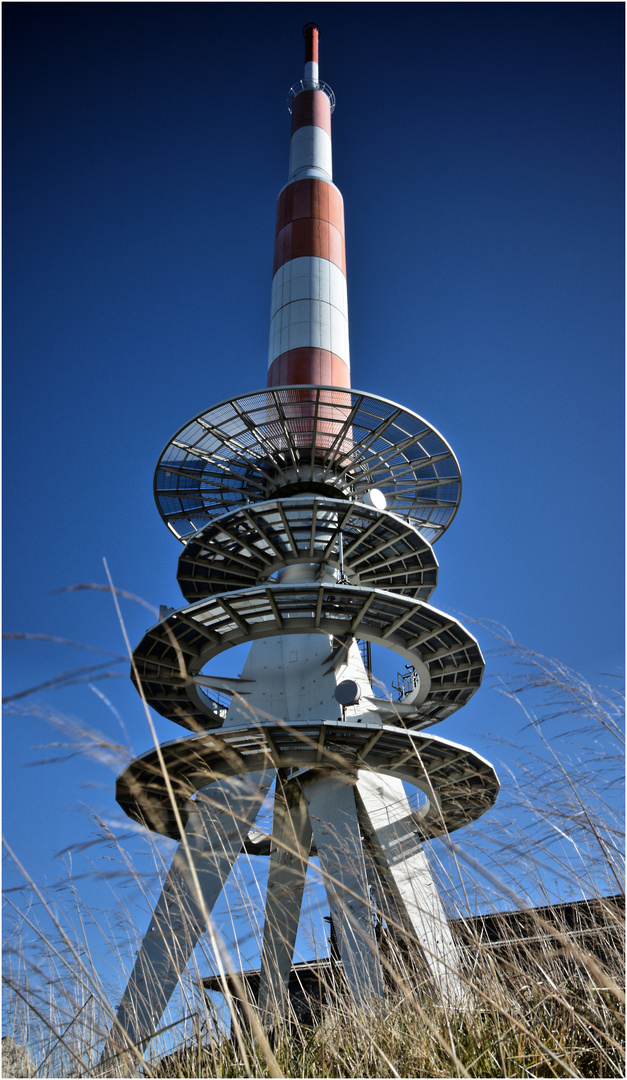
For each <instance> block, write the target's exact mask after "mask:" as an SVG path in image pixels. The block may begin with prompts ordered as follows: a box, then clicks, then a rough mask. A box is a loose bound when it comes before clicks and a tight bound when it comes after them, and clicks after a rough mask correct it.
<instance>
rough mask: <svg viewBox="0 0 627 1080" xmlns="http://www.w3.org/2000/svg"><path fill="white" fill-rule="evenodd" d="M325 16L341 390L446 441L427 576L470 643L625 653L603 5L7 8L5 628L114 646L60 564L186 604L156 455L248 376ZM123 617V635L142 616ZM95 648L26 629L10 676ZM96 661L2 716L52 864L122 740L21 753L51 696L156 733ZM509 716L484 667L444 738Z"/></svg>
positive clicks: (615, 119)
mask: <svg viewBox="0 0 627 1080" xmlns="http://www.w3.org/2000/svg"><path fill="white" fill-rule="evenodd" d="M310 19H314V20H316V21H317V22H319V23H320V25H321V27H322V36H321V45H320V49H321V53H320V55H321V77H322V78H323V79H324V80H325V81H326V82H328V83H329V84H330V85H331V86H332V87H333V89H334V91H335V93H336V96H337V109H336V112H335V114H334V118H333V142H334V172H335V181H336V183H337V184H338V186H339V187H340V189H341V191H342V193H343V195H344V200H345V207H346V235H347V274H348V298H349V317H350V332H351V360H352V379H353V385H354V386H355V387H356V388H358V389H361V390H366V391H368V392H371V393H374V394H380V395H382V396H384V397H387V398H390V399H392V400H394V401H398V402H400V403H402V404H404V405H406V406H407V407H408V408H410V409H413V410H414V411H416V412H418V413H419V414H420V415H422V416H424V417H425V418H426V419H427V420H428V421H429V422H430V423H432V424H433V425H434V426H435V427H436V428H437V429H438V430H439V431H440V432H441V433H442V434H443V435H444V437H445V438H446V439H447V440H448V441H449V443H450V444H451V446H452V447H453V449H454V451H455V453H456V455H457V457H458V459H459V461H460V465H461V469H462V476H463V481H464V494H463V498H462V504H461V508H460V510H459V513H458V515H457V517H456V519H455V521H454V523H453V525H452V526H451V528H450V530H449V531H448V533H447V534H446V535H445V537H443V538H442V540H441V541H440V542H439V543H438V544H437V547H436V552H437V556H438V559H439V562H440V579H439V585H438V589H437V591H436V593H435V594H434V596H433V601H432V602H433V603H434V604H435V605H436V606H437V607H439V608H443V609H445V610H449V611H454V612H456V613H459V614H460V617H461V618H462V621H464V619H465V620H466V622H467V625H469V627H470V628H471V629H473V628H474V630H475V632H476V633H477V636H478V637H479V640H480V643H481V644H482V647H483V648H484V650H485V651H486V652H487V651H488V650H489V649H491V648H492V647H493V646H494V642H493V641H492V639H491V638H490V635H489V634H488V633H487V632H486V631H485V630H484V629H483V628H482V627H481V626H476V625H475V624H474V622H472V623H471V622H470V620H486V619H489V620H495V621H496V622H497V623H500V624H502V625H504V626H505V627H507V628H508V630H509V631H510V632H511V634H512V635H513V637H514V638H515V639H517V640H518V641H521V642H522V643H524V644H525V645H527V646H529V647H530V648H532V649H534V650H537V651H538V652H540V653H545V654H548V655H550V656H554V657H558V658H559V659H560V660H562V661H563V662H564V663H565V664H567V665H568V666H570V667H572V668H575V669H577V670H578V671H581V672H582V673H583V674H584V675H585V676H586V677H587V678H589V679H591V680H592V681H596V680H598V679H599V678H600V680H601V681H602V682H603V681H605V682H607V678H606V674H605V673H609V675H610V676H611V677H612V678H613V677H614V676H616V675H617V674H619V673H620V672H621V671H622V668H623V656H624V654H623V584H622V574H623V541H622V532H623V502H622V494H623V482H622V468H623V460H624V458H623V442H622V431H623V358H624V345H623V302H624V284H623V235H624V232H623V161H624V148H623V130H624V121H623V5H622V4H620V3H600V4H597V3H546V4H544V3H542V4H536V3H533V4H532V3H477V4H474V3H468V4H457V3H437V4H431V3H411V4H397V3H387V4H361V3H351V4H344V3H312V4H300V3H273V4H263V3H250V4H238V3H233V4H221V3H217V4H213V3H211V4H209V3H176V4H174V3H162V4H153V3H140V4H138V3H125V4H108V3H107V4H102V3H88V4H86V3H72V4H66V3H53V4H39V3H5V4H4V23H5V29H4V35H5V36H4V44H5V61H4V63H5V68H4V79H5V88H4V110H5V116H4V140H5V149H4V455H5V456H4V462H5V469H4V500H5V502H4V521H5V529H4V566H5V570H4V629H5V632H7V633H28V634H39V635H52V636H56V637H59V638H63V639H69V640H72V641H75V642H83V643H86V644H89V645H90V646H93V647H96V648H99V649H102V650H109V651H110V652H113V653H123V652H124V644H123V640H122V636H121V632H120V628H119V625H118V622H117V616H116V613H115V609H114V606H113V604H112V602H111V598H110V597H109V596H107V595H106V594H105V593H104V592H99V591H71V592H64V591H58V590H65V589H67V588H68V587H70V586H73V585H77V584H83V583H96V584H104V583H105V582H106V576H105V571H104V567H103V558H106V559H107V562H108V566H109V568H110V572H111V575H112V578H113V581H114V583H115V585H116V586H118V587H119V588H121V589H124V590H128V591H129V592H131V593H134V594H136V595H138V596H139V597H142V598H143V599H144V600H145V601H146V602H147V603H149V604H151V605H153V606H155V607H158V606H159V605H160V604H167V605H169V606H173V607H178V606H181V604H182V600H181V597H180V594H179V593H178V589H177V585H176V577H175V575H176V562H177V558H178V554H179V549H178V545H177V542H176V541H175V540H174V538H173V537H172V536H171V535H170V534H169V532H168V531H167V529H166V528H165V526H164V525H163V524H162V522H161V520H160V519H159V516H158V514H157V511H156V508H155V506H154V502H153V497H152V477H153V471H154V467H155V465H156V462H157V458H158V456H159V454H160V452H161V450H162V448H163V446H164V445H165V443H166V442H167V441H168V440H169V439H170V437H171V436H172V435H173V434H174V433H175V432H176V431H177V429H178V428H179V427H180V426H181V425H182V424H183V423H184V422H185V421H186V420H188V419H189V418H190V417H192V416H194V415H195V414H197V413H199V412H200V411H202V410H203V409H205V408H208V407H209V406H210V405H212V404H214V403H216V402H218V401H220V400H221V399H223V398H226V397H230V396H235V395H237V394H239V393H244V392H247V391H250V390H254V389H257V388H259V387H261V386H263V385H264V384H265V378H266V360H267V341H268V329H269V309H270V284H271V274H272V244H273V230H274V212H275V202H276V197H277V194H278V192H279V190H280V188H281V187H282V186H283V185H284V183H285V182H286V180H287V163H288V151H289V116H288V112H287V108H286V95H287V90H288V88H289V86H290V85H291V84H292V83H293V82H295V81H296V80H297V79H299V78H300V77H301V74H302V62H303V44H302V38H301V26H302V25H303V23H304V22H306V21H308V20H310ZM123 612H124V617H125V621H126V626H127V632H128V635H129V638H130V640H131V642H132V643H133V644H135V643H137V642H138V641H139V639H140V638H141V636H142V634H143V632H144V630H145V629H146V628H147V626H149V625H150V624H151V623H152V622H153V621H154V620H153V618H152V617H151V616H150V615H149V613H148V612H147V611H145V609H143V608H141V607H140V606H139V605H137V604H134V603H132V602H130V601H125V602H123ZM106 660H107V657H106V656H101V655H99V654H97V653H89V652H82V651H79V650H77V649H73V648H69V647H66V646H62V645H55V644H52V643H50V642H45V641H35V640H17V641H10V642H9V643H8V644H7V647H6V650H5V666H4V693H5V694H15V693H18V692H19V691H22V690H24V689H26V688H27V687H30V686H33V685H38V684H41V683H43V682H45V681H46V680H49V679H52V678H54V677H55V676H57V675H58V674H60V673H61V672H64V671H67V670H70V669H74V668H78V667H80V666H81V665H83V664H92V663H93V664H98V663H100V662H104V661H106ZM501 663H502V662H501V661H500V660H498V659H490V660H489V663H488V673H489V675H490V677H492V678H494V676H496V675H497V674H498V672H499V670H500V666H499V665H500V664H501ZM114 670H115V671H117V672H118V673H120V674H121V675H123V676H124V677H119V678H107V679H106V680H103V681H97V682H93V683H92V687H93V688H92V687H90V686H89V685H87V684H86V683H85V682H83V683H81V684H79V685H78V686H74V687H69V688H67V689H65V690H60V689H56V690H55V689H47V690H44V691H41V692H40V693H38V694H37V695H33V696H29V697H26V698H23V699H20V700H19V701H16V702H14V707H16V706H19V707H20V709H23V712H18V713H15V712H12V713H11V714H10V715H9V716H8V717H7V718H6V719H5V724H4V791H5V811H4V833H5V835H6V837H7V839H8V840H9V842H10V844H11V845H12V847H13V848H14V849H15V850H16V852H17V853H18V854H19V855H20V857H21V858H22V859H23V861H24V862H25V864H26V866H27V867H28V869H29V870H30V871H31V872H32V873H33V874H34V875H35V876H36V877H37V878H38V880H42V881H45V882H47V883H48V884H50V883H52V882H54V880H55V876H56V875H57V873H58V872H59V870H60V866H59V861H58V860H57V859H55V858H54V855H55V852H58V851H60V850H62V849H65V848H66V847H67V846H69V845H72V844H79V843H81V842H84V841H85V840H86V839H87V838H89V837H90V836H91V835H92V834H93V826H92V825H91V824H90V822H89V820H88V818H87V817H86V808H88V807H94V808H96V809H97V811H98V812H99V813H100V814H101V815H102V816H103V818H105V819H106V820H108V821H110V820H112V819H113V818H114V817H115V816H116V813H117V807H116V804H115V801H114V776H115V771H116V769H115V768H111V767H107V765H106V763H105V764H97V763H95V762H94V761H93V760H91V759H89V758H87V757H85V756H84V755H77V756H73V757H72V758H71V759H70V760H67V761H58V762H57V763H56V764H48V765H46V766H38V767H29V765H32V763H33V762H34V761H37V760H40V759H43V758H50V757H58V758H62V757H64V756H67V753H68V750H67V748H63V747H56V748H54V749H51V748H49V747H48V748H44V749H38V747H41V746H43V745H44V744H48V743H51V742H57V743H58V742H63V741H65V739H66V737H65V735H63V734H60V733H59V731H58V730H56V731H55V730H54V729H51V728H50V727H49V725H48V724H47V722H46V721H45V719H44V714H45V713H47V712H48V711H52V712H57V713H58V712H60V713H62V714H63V715H65V716H69V717H73V718H74V719H75V720H78V721H79V722H80V724H83V725H87V726H90V727H93V728H96V729H98V730H99V731H102V732H103V733H104V734H105V735H106V737H107V738H109V739H111V740H113V741H115V742H120V743H121V744H123V745H124V746H126V747H130V748H132V751H133V752H134V753H140V752H142V751H143V750H145V749H147V748H148V746H149V744H150V736H149V733H148V731H147V728H146V722H145V718H144V717H143V714H142V710H141V705H140V701H139V698H138V697H137V695H136V693H135V691H134V690H133V688H132V686H131V684H130V682H129V681H128V679H127V678H126V673H127V665H126V664H121V665H120V666H119V667H118V668H116V669H114ZM94 674H97V673H94ZM391 674H392V675H393V674H394V671H393V670H392V671H391ZM382 675H383V676H384V677H385V678H388V676H389V675H390V672H388V671H387V670H386V671H385V672H382ZM488 682H489V680H488ZM102 694H105V695H106V697H107V699H108V702H109V704H107V702H105V701H104V700H103V698H102V697H101V696H99V695H102ZM116 714H119V716H120V717H121V718H122V721H123V727H121V726H120V722H119V721H118V719H117V717H116ZM516 725H517V721H516V720H515V719H514V718H513V715H512V714H511V712H508V707H507V704H506V703H504V702H503V701H502V699H500V698H498V697H497V696H496V695H495V694H494V693H492V692H491V691H490V689H489V685H488V683H486V687H485V688H483V689H482V690H481V691H479V693H478V694H477V695H476V696H475V698H474V699H473V702H472V703H471V704H470V705H469V706H468V707H467V709H465V710H463V711H462V712H461V713H460V714H459V715H458V716H457V717H456V718H453V719H452V720H451V721H450V722H447V724H446V725H441V728H440V733H441V734H442V735H443V736H445V737H448V738H454V739H458V740H459V741H461V742H464V743H468V744H469V745H473V746H476V747H477V749H479V750H480V752H482V753H484V754H485V755H486V756H487V757H489V758H491V759H492V760H494V761H499V760H500V758H501V757H502V755H503V753H504V751H503V749H502V747H500V746H499V744H498V743H497V741H496V739H498V738H510V739H514V740H515V738H516V730H517V727H516ZM157 730H158V731H159V733H160V736H161V738H162V739H166V738H174V737H176V736H177V735H179V734H180V732H179V731H178V729H177V730H176V731H173V730H172V725H169V724H168V723H167V722H166V721H162V720H160V719H157ZM493 735H494V736H495V737H496V738H493ZM508 760H509V765H510V766H511V763H512V759H511V757H510V759H508ZM120 831H122V830H120ZM74 867H75V869H76V871H77V872H82V871H83V870H84V869H85V868H84V867H83V865H82V863H81V861H80V857H79V856H77V857H76V860H75V863H74ZM8 877H9V879H10V880H11V881H12V880H13V878H12V876H11V872H10V871H8ZM87 887H88V884H87V885H86V888H87ZM559 888H560V887H559V886H557V885H556V890H557V893H558V894H559ZM102 903H103V906H105V907H106V901H104V900H103V901H102Z"/></svg>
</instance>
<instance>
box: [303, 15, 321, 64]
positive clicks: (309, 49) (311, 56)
mask: <svg viewBox="0 0 627 1080" xmlns="http://www.w3.org/2000/svg"><path fill="white" fill-rule="evenodd" d="M303 37H304V39H305V63H306V64H309V63H311V62H312V61H313V63H314V64H317V63H318V41H319V38H320V27H319V26H318V23H315V22H308V23H305V25H304V26H303Z"/></svg>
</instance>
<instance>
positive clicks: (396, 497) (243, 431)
mask: <svg viewBox="0 0 627 1080" xmlns="http://www.w3.org/2000/svg"><path fill="white" fill-rule="evenodd" d="M371 488H377V489H379V490H380V491H382V492H383V494H384V495H385V497H386V500H387V504H388V507H389V508H390V509H391V510H392V511H394V513H396V514H399V515H401V516H402V517H404V518H406V519H407V521H408V522H410V523H411V524H413V525H415V526H416V527H417V528H418V529H419V530H420V532H421V534H422V536H423V537H424V538H425V539H426V540H429V541H433V540H435V539H437V538H438V537H439V536H441V535H442V533H443V532H444V530H445V529H446V528H447V527H448V525H450V523H451V521H452V519H453V516H454V514H455V513H456V511H457V507H458V505H459V500H460V498H461V474H460V471H459V465H458V463H457V459H456V457H455V455H454V453H453V451H452V450H451V448H450V446H449V445H448V443H447V442H446V441H445V440H444V439H443V438H442V436H441V435H440V434H439V432H438V431H436V430H435V428H433V427H432V426H431V425H430V424H428V423H427V422H426V421H425V420H423V419H422V417H420V416H418V415H417V414H416V413H413V412H411V411H410V410H409V409H404V408H403V407H402V406H401V405H396V404H394V402H392V401H387V400H386V399H385V398H381V397H376V396H374V395H372V394H364V393H362V392H360V391H358V390H340V389H338V388H337V387H324V386H282V387H275V388H273V389H267V390H257V391H255V392H254V393H250V394H245V395H243V396H242V397H239V398H232V399H229V400H227V401H223V402H221V403H220V404H219V405H214V406H213V408H211V409H209V410H207V412H204V413H201V414H200V415H199V416H197V417H195V419H194V420H190V422H189V423H188V424H186V425H185V426H184V427H183V428H181V430H180V431H179V432H178V433H177V434H176V435H175V436H174V438H173V439H171V441H170V442H169V443H168V445H167V446H166V448H165V450H164V451H163V453H162V454H161V457H160V459H159V463H158V465H157V470H156V473H155V498H156V500H157V506H158V508H159V512H160V514H161V516H162V517H163V519H164V521H165V522H166V523H167V525H168V527H169V528H170V529H171V530H172V532H174V534H175V535H176V536H178V537H179V538H189V537H190V536H192V535H193V534H195V533H197V532H198V530H199V529H201V528H202V527H203V526H204V525H205V524H207V522H209V521H211V520H212V519H213V518H214V517H217V516H219V515H222V514H223V513H224V511H225V510H230V509H235V508H236V507H244V506H247V505H248V504H249V503H251V502H265V501H266V499H268V498H270V497H271V496H272V495H273V494H274V493H275V492H276V491H277V490H279V489H281V497H282V498H285V497H287V496H288V495H290V494H296V493H299V492H302V491H303V490H308V491H311V490H319V491H321V492H322V493H325V494H328V495H334V494H335V495H336V496H337V495H344V496H349V495H352V496H353V497H356V498H357V499H359V497H360V496H363V495H364V494H366V493H367V492H368V491H369V490H370V489H371Z"/></svg>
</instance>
